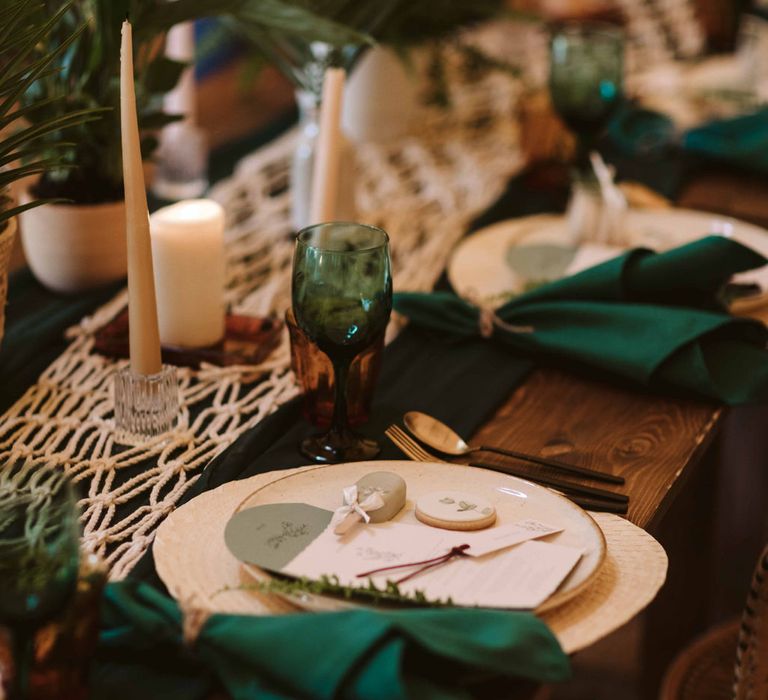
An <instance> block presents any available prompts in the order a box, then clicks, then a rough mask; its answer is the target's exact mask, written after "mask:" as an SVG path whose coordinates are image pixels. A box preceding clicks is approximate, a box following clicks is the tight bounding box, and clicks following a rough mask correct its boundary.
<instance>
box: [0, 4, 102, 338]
mask: <svg viewBox="0 0 768 700" xmlns="http://www.w3.org/2000/svg"><path fill="white" fill-rule="evenodd" d="M41 6H42V3H41V2H34V1H32V0H3V3H2V5H0V340H2V336H3V325H4V317H5V300H6V294H7V286H8V263H9V260H10V256H11V248H12V247H13V241H14V237H15V234H16V229H17V216H18V215H19V214H20V213H22V212H24V211H30V210H31V209H33V208H34V207H37V206H40V205H41V204H44V202H43V201H42V200H31V201H27V202H25V203H24V204H16V197H15V194H16V193H15V191H14V189H15V188H16V186H18V184H19V183H21V182H22V181H23V180H25V179H26V178H30V177H35V176H38V175H40V174H41V173H44V172H46V171H47V170H48V169H50V168H53V167H63V165H64V160H65V156H66V148H67V144H66V143H64V142H63V141H62V140H60V141H59V143H58V145H57V147H51V146H50V145H49V144H48V143H46V137H47V136H49V135H51V134H57V135H60V134H62V133H65V132H66V131H67V129H68V128H71V127H72V126H74V125H76V124H78V123H81V122H83V121H86V120H87V119H89V118H94V117H95V115H94V113H93V111H92V110H75V111H71V112H67V113H65V114H49V115H48V116H47V117H44V116H40V114H38V112H41V113H42V112H46V113H48V111H47V108H48V106H47V105H46V104H43V103H40V102H36V101H34V100H29V101H27V102H26V104H25V105H23V106H22V105H21V104H20V100H21V98H22V96H23V95H24V93H25V92H26V91H27V90H28V89H29V87H30V86H31V85H32V84H33V83H34V82H35V81H36V80H38V79H39V78H40V77H41V76H43V75H45V74H46V73H47V72H48V71H50V70H51V67H52V65H53V64H54V63H55V62H56V60H57V59H58V58H59V57H60V55H61V54H62V53H64V52H66V51H67V50H68V49H69V47H70V46H71V45H72V43H73V42H74V41H75V40H76V39H77V31H75V32H70V34H69V35H68V36H66V37H64V36H63V37H62V41H61V42H60V45H59V47H58V48H57V49H56V50H55V51H53V52H51V53H49V54H46V55H37V56H36V55H35V50H36V47H37V46H38V45H39V44H40V43H41V42H45V41H46V39H47V38H48V37H49V36H50V35H51V34H52V33H53V32H54V31H56V29H57V27H58V26H59V23H60V22H61V20H62V19H63V16H64V13H65V12H66V6H64V7H62V8H61V10H60V11H59V12H58V13H54V14H53V15H42V14H41V13H40V9H41Z"/></svg>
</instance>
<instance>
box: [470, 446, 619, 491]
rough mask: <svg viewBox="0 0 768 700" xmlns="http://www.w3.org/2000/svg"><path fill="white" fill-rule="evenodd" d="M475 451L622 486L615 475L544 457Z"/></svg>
mask: <svg viewBox="0 0 768 700" xmlns="http://www.w3.org/2000/svg"><path fill="white" fill-rule="evenodd" d="M474 449H476V450H482V451H483V452H495V453H496V454H500V455H504V456H506V457H514V458H515V459H521V460H523V461H525V462H534V463H535V464H541V465H543V466H545V467H552V468H553V469H561V470H563V471H566V472H572V473H573V474H580V475H581V476H586V477H589V478H590V479H595V480H596V481H606V482H608V483H609V484H623V483H624V477H623V476H616V475H615V474H606V473H605V472H600V471H597V470H596V469H587V468H586V467H579V466H577V465H575V464H568V463H566V462H560V461H559V460H557V459H548V458H546V457H537V456H536V455H529V454H525V453H524V452H516V451H515V450H505V449H504V448H503V447H490V446H488V445H482V446H481V447H475V448H474Z"/></svg>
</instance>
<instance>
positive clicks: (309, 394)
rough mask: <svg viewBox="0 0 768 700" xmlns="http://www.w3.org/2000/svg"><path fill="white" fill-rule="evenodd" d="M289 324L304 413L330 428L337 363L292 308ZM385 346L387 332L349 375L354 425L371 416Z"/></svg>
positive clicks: (357, 360)
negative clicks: (309, 335)
mask: <svg viewBox="0 0 768 700" xmlns="http://www.w3.org/2000/svg"><path fill="white" fill-rule="evenodd" d="M285 325H286V326H287V327H288V334H289V337H290V340H291V369H292V370H293V373H294V374H295V375H296V380H297V381H298V383H299V385H300V386H301V390H302V394H303V395H304V402H303V404H302V414H303V416H304V418H305V419H306V420H308V421H309V422H310V423H312V424H313V425H316V426H318V427H319V428H328V427H329V426H330V424H331V418H332V417H333V401H334V383H333V365H332V364H331V361H330V360H329V359H328V356H327V355H326V354H325V353H324V352H323V351H322V350H320V348H318V347H317V346H316V345H315V344H314V343H313V342H312V341H311V340H310V339H309V338H308V337H307V335H306V333H304V331H303V330H301V328H299V327H298V326H297V325H296V319H295V318H294V316H293V311H292V310H290V309H289V310H288V311H286V313H285ZM383 350H384V336H382V337H381V339H380V340H379V342H377V343H375V344H374V345H372V346H371V347H369V348H367V349H366V350H364V351H363V352H362V353H360V354H359V355H358V356H357V357H356V358H355V359H354V360H352V364H351V365H350V368H349V376H348V378H347V407H348V418H349V424H350V425H351V426H352V427H357V426H359V425H363V424H364V423H367V422H368V419H369V418H370V414H371V401H372V399H373V392H374V389H375V387H376V381H377V380H378V377H379V370H380V369H381V355H382V352H383Z"/></svg>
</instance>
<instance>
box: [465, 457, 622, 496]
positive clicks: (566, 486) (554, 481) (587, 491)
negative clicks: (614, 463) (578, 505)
mask: <svg viewBox="0 0 768 700" xmlns="http://www.w3.org/2000/svg"><path fill="white" fill-rule="evenodd" d="M469 466H471V467H481V468H482V469H492V470H493V471H497V472H502V473H504V474H511V475H512V476H517V477H519V478H521V479H527V480H528V481H534V482H536V483H538V484H544V485H545V486H551V487H552V488H555V489H561V490H562V491H564V492H565V493H567V494H569V495H577V496H594V497H596V498H603V499H605V500H607V501H613V502H615V503H628V502H629V496H627V495H626V494H623V493H616V492H615V491H606V490H605V489H599V488H597V487H595V486H587V485H585V484H574V483H573V482H571V481H564V480H562V479H558V478H557V477H554V476H544V475H542V474H536V475H531V474H526V473H525V472H524V471H523V470H521V469H515V467H510V466H508V465H499V464H491V463H490V462H472V463H471V464H470V465H469Z"/></svg>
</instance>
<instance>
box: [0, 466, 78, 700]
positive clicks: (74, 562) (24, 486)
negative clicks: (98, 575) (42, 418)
mask: <svg viewBox="0 0 768 700" xmlns="http://www.w3.org/2000/svg"><path fill="white" fill-rule="evenodd" d="M79 534H80V533H79V525H78V515H77V505H76V502H75V498H74V495H73V492H72V488H71V486H70V484H69V481H68V479H67V477H66V475H65V473H64V470H63V468H62V467H52V466H41V465H34V464H31V463H14V464H5V465H0V624H2V625H4V626H6V627H7V628H8V629H9V630H10V631H11V634H12V638H13V662H14V673H13V679H12V685H11V686H10V688H7V693H8V697H9V698H10V700H23V699H24V698H26V697H27V696H28V693H29V673H30V668H31V665H32V660H33V657H34V638H35V633H36V632H37V630H38V629H39V628H40V627H41V626H42V625H43V624H45V623H46V622H48V621H49V620H51V619H52V618H54V617H55V616H56V615H57V614H58V613H60V612H61V611H62V610H63V609H64V607H65V606H66V605H67V603H68V602H69V601H70V599H71V598H72V596H73V595H74V592H75V589H76V586H77V575H78V568H79V561H80V556H79V555H80V536H79Z"/></svg>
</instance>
